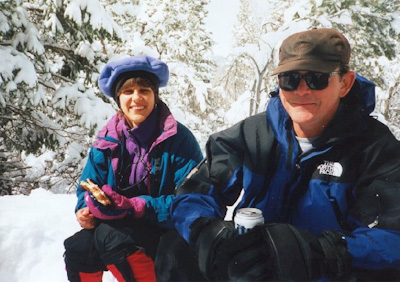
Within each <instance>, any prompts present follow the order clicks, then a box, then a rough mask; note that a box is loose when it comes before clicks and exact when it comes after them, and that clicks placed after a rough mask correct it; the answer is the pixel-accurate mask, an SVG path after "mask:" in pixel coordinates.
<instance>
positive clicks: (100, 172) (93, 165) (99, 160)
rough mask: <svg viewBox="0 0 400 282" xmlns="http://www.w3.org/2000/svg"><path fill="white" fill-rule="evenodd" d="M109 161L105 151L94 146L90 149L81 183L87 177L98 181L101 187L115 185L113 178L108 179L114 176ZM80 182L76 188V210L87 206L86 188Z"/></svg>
mask: <svg viewBox="0 0 400 282" xmlns="http://www.w3.org/2000/svg"><path fill="white" fill-rule="evenodd" d="M107 162H108V159H107V158H106V157H105V155H104V152H103V151H101V150H99V149H96V148H94V147H92V148H91V149H90V151H89V155H88V158H87V162H86V165H85V168H84V169H83V172H82V175H81V177H80V179H79V183H80V182H81V181H82V180H85V181H86V179H88V178H89V179H91V180H93V181H94V182H95V183H97V184H98V185H99V186H100V187H101V186H103V185H104V184H110V185H113V182H114V181H113V179H107V178H109V177H111V176H112V174H109V173H108V168H109V166H110V165H109V164H108V163H107ZM79 183H78V186H77V189H76V196H77V197H78V203H77V205H76V207H75V212H76V211H78V210H79V209H82V208H84V207H86V203H85V201H84V196H85V192H86V190H85V189H83V188H82V187H81V186H80V184H79Z"/></svg>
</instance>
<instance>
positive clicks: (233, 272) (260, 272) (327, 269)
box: [189, 218, 351, 281]
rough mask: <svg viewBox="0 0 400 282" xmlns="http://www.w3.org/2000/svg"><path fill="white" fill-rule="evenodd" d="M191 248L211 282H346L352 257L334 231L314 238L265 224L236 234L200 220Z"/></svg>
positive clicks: (220, 224) (214, 221)
mask: <svg viewBox="0 0 400 282" xmlns="http://www.w3.org/2000/svg"><path fill="white" fill-rule="evenodd" d="M191 229H192V233H191V235H190V242H189V245H190V246H191V247H192V249H193V250H194V252H195V254H196V255H197V257H198V261H199V267H200V270H201V271H202V273H203V274H204V275H205V276H206V277H207V279H209V280H212V281H215V280H216V281H271V280H273V281H295V280H296V281H310V280H315V279H320V278H323V277H325V278H328V279H334V280H346V278H347V277H348V275H349V273H350V269H351V267H350V265H351V262H350V260H351V257H350V255H349V253H348V251H347V248H346V242H345V240H344V239H343V238H342V236H341V235H340V233H338V232H336V231H325V232H323V233H322V234H321V235H320V236H315V235H313V234H311V233H309V232H307V231H304V230H301V229H299V228H296V227H294V226H292V225H290V224H283V223H280V224H265V225H260V226H256V227H254V228H253V229H252V230H250V231H249V232H248V233H246V234H243V235H238V234H237V233H236V234H235V232H233V231H234V230H233V231H232V229H231V228H230V227H229V226H228V225H227V223H226V222H223V221H222V220H221V219H215V218H214V219H206V218H200V219H199V220H196V221H195V222H194V223H193V224H192V226H191Z"/></svg>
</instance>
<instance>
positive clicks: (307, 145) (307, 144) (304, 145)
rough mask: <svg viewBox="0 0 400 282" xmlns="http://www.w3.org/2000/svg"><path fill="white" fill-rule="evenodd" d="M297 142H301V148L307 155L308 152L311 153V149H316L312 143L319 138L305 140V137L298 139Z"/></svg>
mask: <svg viewBox="0 0 400 282" xmlns="http://www.w3.org/2000/svg"><path fill="white" fill-rule="evenodd" d="M296 139H297V142H299V145H300V148H301V150H302V151H303V153H306V152H308V151H310V150H311V149H313V148H314V146H313V145H312V142H313V141H314V140H315V139H317V137H314V138H304V137H297V136H296Z"/></svg>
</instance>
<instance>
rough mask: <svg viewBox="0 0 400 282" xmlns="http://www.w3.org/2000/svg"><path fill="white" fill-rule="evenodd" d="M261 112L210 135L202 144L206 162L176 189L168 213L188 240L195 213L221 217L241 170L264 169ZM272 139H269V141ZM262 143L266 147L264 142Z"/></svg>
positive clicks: (235, 194)
mask: <svg viewBox="0 0 400 282" xmlns="http://www.w3.org/2000/svg"><path fill="white" fill-rule="evenodd" d="M265 122H266V117H265V114H260V115H256V116H254V117H250V118H248V119H245V120H244V121H241V122H239V123H238V124H236V125H234V126H233V127H231V128H228V129H226V130H224V131H221V132H218V133H215V134H213V135H211V136H210V138H209V140H208V141H207V144H206V153H207V162H206V163H205V164H204V165H202V166H201V168H200V169H199V171H198V172H197V173H196V174H194V175H193V176H192V177H191V178H190V179H188V180H187V181H185V182H184V183H183V184H182V185H181V186H180V187H179V188H178V192H177V195H178V196H177V198H176V200H175V201H174V203H173V205H172V208H171V214H172V220H173V222H174V225H175V228H176V229H177V230H178V232H179V233H180V234H181V235H182V236H183V237H184V238H185V239H186V240H188V238H189V235H190V229H189V226H190V225H191V223H192V222H193V221H194V220H195V219H197V218H198V217H219V218H224V216H225V214H226V207H227V206H231V205H233V204H234V203H235V202H236V200H237V199H238V197H239V195H240V192H241V190H242V187H243V174H244V173H245V171H247V169H249V170H251V171H252V172H259V171H263V170H264V171H265V168H264V167H262V165H260V164H263V163H265V162H260V161H259V158H265V155H264V154H263V153H262V152H261V149H260V148H261V147H263V145H264V144H262V143H258V144H257V142H259V141H260V140H264V142H269V141H271V138H264V137H265V136H263V134H265V132H266V131H267V130H266V127H265ZM271 142H272V141H271ZM265 145H266V146H265V147H269V145H268V144H265Z"/></svg>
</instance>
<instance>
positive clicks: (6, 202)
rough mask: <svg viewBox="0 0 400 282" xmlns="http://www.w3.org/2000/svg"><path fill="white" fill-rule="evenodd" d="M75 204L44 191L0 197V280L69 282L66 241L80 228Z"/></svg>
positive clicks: (66, 196) (64, 195) (61, 196)
mask: <svg viewBox="0 0 400 282" xmlns="http://www.w3.org/2000/svg"><path fill="white" fill-rule="evenodd" d="M75 202H76V197H75V195H67V194H53V193H51V192H49V191H46V190H44V189H41V188H39V189H35V190H33V191H32V193H31V194H30V195H29V196H23V195H19V196H3V197H0V214H1V217H0V253H1V258H2V259H1V260H0V277H1V278H0V280H1V281H15V282H25V281H30V282H35V281H38V282H39V281H60V282H62V281H68V280H67V276H66V272H65V266H64V261H63V253H64V247H63V241H64V240H65V239H66V238H67V237H69V236H71V235H72V234H73V233H75V232H76V231H78V230H79V229H80V226H79V225H78V223H77V221H76V220H75V215H74V207H75ZM104 281H113V280H104Z"/></svg>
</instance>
